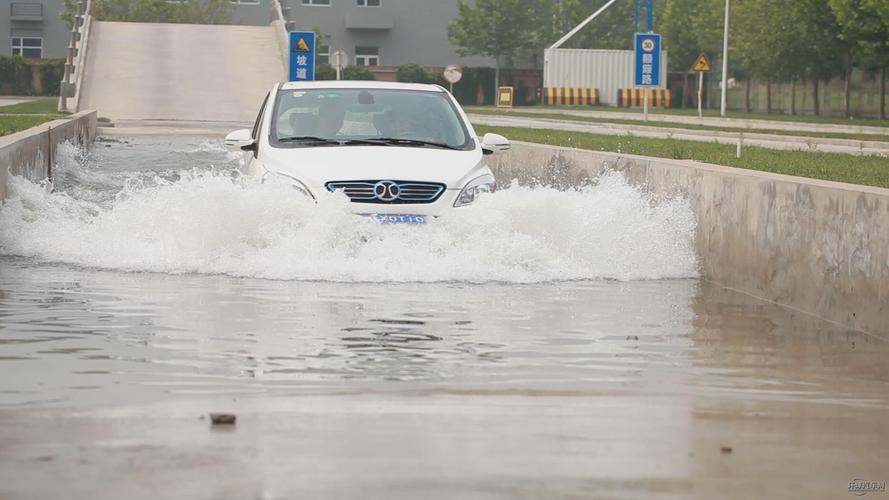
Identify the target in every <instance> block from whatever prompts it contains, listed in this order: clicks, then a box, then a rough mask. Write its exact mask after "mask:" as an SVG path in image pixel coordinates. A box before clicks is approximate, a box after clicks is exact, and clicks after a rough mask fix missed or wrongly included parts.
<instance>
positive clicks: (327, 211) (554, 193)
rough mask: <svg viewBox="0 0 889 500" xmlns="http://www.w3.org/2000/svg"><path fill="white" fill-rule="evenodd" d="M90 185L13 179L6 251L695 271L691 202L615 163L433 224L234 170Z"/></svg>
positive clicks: (216, 268)
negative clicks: (398, 221)
mask: <svg viewBox="0 0 889 500" xmlns="http://www.w3.org/2000/svg"><path fill="white" fill-rule="evenodd" d="M78 175H79V176H81V177H82V176H84V175H86V174H84V173H82V172H81V173H80V174H78ZM97 175H99V177H100V178H101V175H100V174H97ZM102 175H104V174H102ZM100 180H101V179H100ZM84 191H87V190H85V189H84V187H83V186H82V185H81V186H80V187H79V188H78V189H74V190H71V189H69V190H66V191H65V192H55V193H53V192H50V191H49V190H48V189H47V188H46V187H45V186H41V185H38V184H34V183H31V182H28V181H26V180H24V179H21V178H12V179H11V180H10V197H9V199H8V200H7V201H6V202H5V205H4V206H2V208H0V254H4V255H17V256H25V257H31V258H35V259H38V260H41V261H47V262H61V263H69V264H75V265H80V266H85V267H94V268H104V269H114V270H124V271H150V272H161V273H207V274H227V275H232V276H245V277H257V278H270V279H283V280H330V281H372V282H384V281H422V282H431V281H469V282H487V281H505V282H541V281H556V280H591V279H617V280H643V279H660V278H685V277H694V276H696V275H697V258H696V255H695V251H694V245H693V237H694V230H695V218H694V215H693V213H692V210H691V208H690V206H689V204H688V203H687V202H686V201H684V200H682V199H675V200H668V201H661V202H654V201H652V200H651V199H650V198H649V197H648V196H647V195H646V194H644V193H643V192H641V191H639V190H638V189H635V188H633V187H632V186H630V185H629V184H627V182H626V180H625V179H624V178H623V177H622V176H621V175H620V174H617V173H611V174H607V175H605V176H603V177H602V178H600V179H599V181H598V182H597V183H596V184H595V185H594V186H589V187H585V188H581V189H577V190H569V191H558V190H556V189H552V188H546V187H534V188H531V187H522V186H516V185H514V186H511V187H508V188H506V189H502V190H500V191H498V192H496V193H494V194H492V195H489V196H487V197H483V198H482V199H480V200H479V201H478V202H477V203H476V205H474V206H472V207H470V208H469V209H466V210H456V211H454V213H453V214H449V215H447V216H444V217H441V218H439V219H436V220H434V221H432V222H431V223H429V224H426V225H425V226H402V225H386V224H379V223H377V222H376V221H373V220H370V219H367V218H363V217H359V216H355V215H353V214H351V213H349V211H348V201H347V200H345V198H344V197H342V198H341V199H333V200H327V202H326V203H323V204H319V205H316V204H314V203H313V202H311V200H309V199H307V198H305V197H303V196H300V195H298V194H297V193H296V192H295V191H294V190H292V189H290V188H289V187H286V186H279V185H274V184H265V185H263V184H258V183H254V182H251V181H248V180H246V179H243V178H239V177H236V176H235V177H233V176H232V174H231V172H230V171H229V172H225V171H219V170H203V171H202V170H197V169H196V170H190V171H182V172H178V173H177V174H176V175H174V176H170V175H159V174H155V173H150V174H145V173H140V174H138V175H133V176H131V178H129V179H128V181H127V182H125V183H124V187H123V188H122V189H120V190H119V191H118V192H117V193H116V195H115V196H113V197H111V196H105V197H99V196H88V195H86V194H85V193H84ZM332 196H333V195H332ZM338 196H341V195H338Z"/></svg>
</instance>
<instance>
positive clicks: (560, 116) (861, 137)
mask: <svg viewBox="0 0 889 500" xmlns="http://www.w3.org/2000/svg"><path fill="white" fill-rule="evenodd" d="M469 112H470V113H474V114H477V115H488V116H519V117H525V118H546V119H550V120H566V121H576V122H588V123H614V124H617V125H635V126H640V125H643V124H645V125H648V126H652V127H671V128H680V129H683V130H711V131H719V132H745V133H759V134H772V135H782V136H792V137H819V138H832V139H850V140H853V141H889V128H887V129H886V135H876V134H847V133H843V132H800V131H793V130H773V129H755V130H753V129H748V128H740V127H718V126H711V125H696V124H693V123H676V122H661V121H656V122H648V123H644V122H641V121H639V120H622V119H617V118H600V117H595V116H580V115H568V114H564V113H559V112H558V111H557V110H553V112H551V113H529V112H527V111H525V112H523V111H521V108H517V110H516V111H503V110H498V109H496V108H470V109H469Z"/></svg>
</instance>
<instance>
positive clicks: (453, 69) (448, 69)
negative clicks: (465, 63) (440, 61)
mask: <svg viewBox="0 0 889 500" xmlns="http://www.w3.org/2000/svg"><path fill="white" fill-rule="evenodd" d="M442 74H443V75H444V78H445V80H447V81H448V83H450V84H451V94H453V93H454V84H455V83H457V82H459V81H460V79H461V78H463V67H462V66H460V65H459V64H448V65H447V66H445V69H444V72H443V73H442Z"/></svg>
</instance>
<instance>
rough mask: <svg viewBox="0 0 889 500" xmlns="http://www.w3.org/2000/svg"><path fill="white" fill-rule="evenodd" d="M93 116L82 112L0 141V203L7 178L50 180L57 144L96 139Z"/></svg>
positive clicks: (4, 193) (5, 137)
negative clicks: (21, 177) (18, 176)
mask: <svg viewBox="0 0 889 500" xmlns="http://www.w3.org/2000/svg"><path fill="white" fill-rule="evenodd" d="M96 118H97V117H96V112H95V111H83V112H80V113H77V114H75V115H71V116H70V117H67V118H63V119H59V120H53V121H51V122H47V123H44V124H41V125H37V126H36V127H32V128H29V129H28V130H23V131H21V132H17V133H15V134H11V135H7V136H3V137H0V201H2V200H4V199H6V183H7V176H8V175H9V174H12V175H21V176H24V177H26V178H28V179H30V180H32V181H41V180H43V179H46V178H48V177H51V176H52V163H53V160H54V159H55V151H56V148H57V147H58V145H59V144H62V143H64V142H65V141H71V142H73V143H75V144H89V143H92V142H93V141H94V140H95V138H96Z"/></svg>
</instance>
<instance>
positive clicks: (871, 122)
mask: <svg viewBox="0 0 889 500" xmlns="http://www.w3.org/2000/svg"><path fill="white" fill-rule="evenodd" d="M523 108H524V109H534V110H553V111H556V112H558V111H562V110H572V111H610V112H615V113H628V114H638V115H641V114H642V113H643V111H642V108H619V107H617V106H605V105H600V106H567V105H553V106H543V105H537V106H521V107H517V108H513V109H517V110H519V109H523ZM478 109H487V110H494V109H497V108H495V107H494V106H466V110H467V111H468V112H475V111H476V110H478ZM649 113H650V114H664V115H674V116H698V110H697V108H670V109H662V108H649ZM704 116H706V117H712V118H719V110H718V109H705V110H704ZM726 117H727V118H739V119H742V120H772V121H779V122H780V121H784V122H802V123H831V124H836V125H850V124H851V125H866V126H871V127H889V120H878V119H876V118H855V119H854V120H849V119H846V118H837V117H835V116H815V115H785V114H779V113H762V112H760V113H745V112H744V111H728V112H726Z"/></svg>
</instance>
